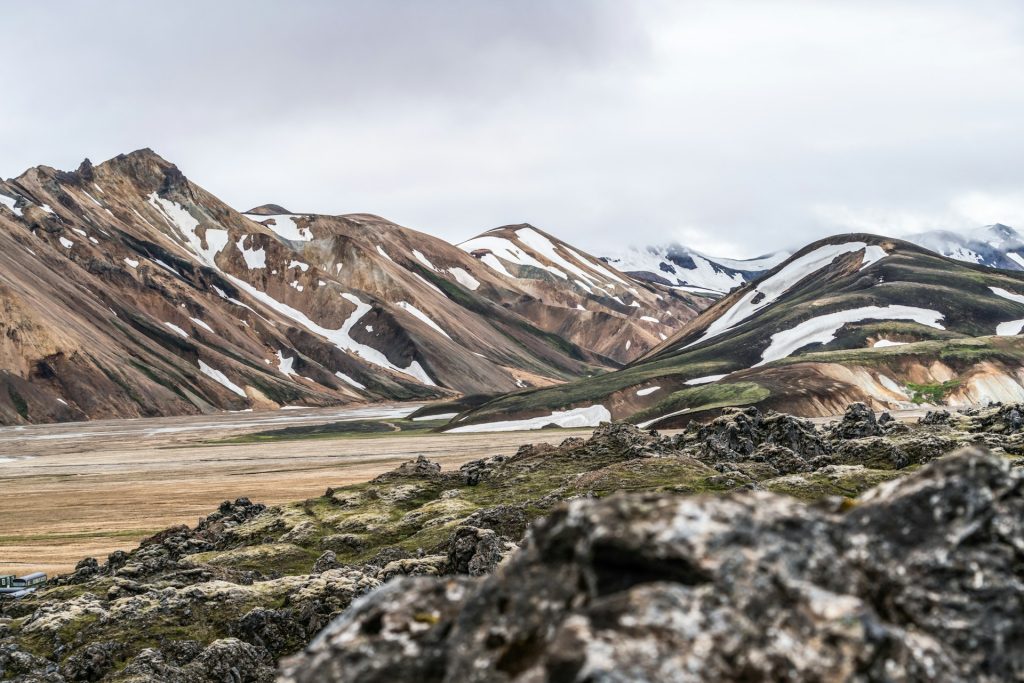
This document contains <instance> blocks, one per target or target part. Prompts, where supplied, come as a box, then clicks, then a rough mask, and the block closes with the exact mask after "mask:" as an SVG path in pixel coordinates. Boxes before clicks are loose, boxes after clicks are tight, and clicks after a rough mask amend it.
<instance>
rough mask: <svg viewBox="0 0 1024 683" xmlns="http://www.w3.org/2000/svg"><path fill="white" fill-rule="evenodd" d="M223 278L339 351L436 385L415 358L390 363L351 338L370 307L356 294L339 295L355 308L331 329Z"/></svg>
mask: <svg viewBox="0 0 1024 683" xmlns="http://www.w3.org/2000/svg"><path fill="white" fill-rule="evenodd" d="M225 277H227V278H228V280H230V281H231V282H232V284H234V285H235V286H236V287H238V288H239V289H241V290H243V291H244V292H245V293H246V294H248V295H249V296H251V297H253V298H254V299H256V300H257V301H259V302H261V303H263V304H264V305H266V306H267V307H269V308H272V309H274V310H275V311H277V312H278V313H280V314H281V315H283V316H285V317H287V318H291V319H292V320H294V321H295V322H297V323H299V324H300V325H302V326H303V327H305V328H306V329H308V330H309V331H311V332H314V333H316V334H319V335H320V336H322V337H324V338H325V339H327V340H328V341H330V342H331V343H332V344H334V345H335V346H337V347H338V348H339V349H341V350H342V351H347V352H350V353H353V354H355V355H356V356H359V357H360V358H362V359H363V360H365V361H367V362H369V363H372V364H374V365H377V366H379V367H382V368H387V369H388V370H392V371H394V372H398V373H401V374H403V375H408V376H410V377H412V378H414V379H415V380H417V381H418V382H420V383H422V384H426V385H427V386H437V384H436V383H435V382H434V380H433V379H431V377H430V375H428V374H427V372H426V371H425V370H424V369H423V366H421V365H420V363H419V361H413V362H412V363H410V364H409V366H408V367H405V368H402V367H399V366H397V365H395V364H394V363H392V362H391V361H389V360H388V358H387V356H385V355H384V354H383V353H382V352H381V351H378V350H377V349H375V348H373V347H372V346H367V345H366V344H361V343H359V342H357V341H356V340H354V339H352V337H351V336H349V333H350V332H351V331H352V328H353V327H355V325H356V323H358V322H359V320H360V319H361V318H362V317H363V316H365V315H366V314H367V313H369V312H370V311H371V310H372V309H373V306H371V305H370V304H367V303H363V301H362V300H361V299H359V297H357V296H356V295H354V294H349V293H347V292H346V293H344V294H342V296H343V297H344V298H345V299H346V300H348V301H349V302H351V303H352V304H354V305H355V307H356V310H355V311H353V312H352V314H351V315H350V316H349V317H348V319H347V320H346V321H345V322H344V323H343V324H342V326H341V328H339V329H337V330H331V329H328V328H326V327H323V326H322V325H320V324H318V323H316V322H314V321H313V320H312V319H310V318H309V316H307V315H306V314H305V313H303V312H302V311H300V310H298V309H295V308H292V307H291V306H289V305H287V304H284V303H281V302H280V301H278V300H276V299H274V298H273V297H271V296H270V295H269V294H267V293H266V292H262V291H260V290H258V289H256V288H255V287H253V286H252V285H250V284H249V283H248V282H246V281H244V280H241V279H239V278H237V277H234V276H233V275H228V274H225Z"/></svg>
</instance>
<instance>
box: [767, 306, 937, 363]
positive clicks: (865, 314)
mask: <svg viewBox="0 0 1024 683" xmlns="http://www.w3.org/2000/svg"><path fill="white" fill-rule="evenodd" d="M944 317H945V316H944V315H943V314H942V313H939V312H938V311H933V310H930V309H926V308H918V307H916V306H901V305H893V306H863V307H861V308H851V309H849V310H846V311H836V312H835V313H827V314H825V315H819V316H817V317H815V318H811V319H810V320H806V321H804V322H802V323H800V324H799V325H797V326H796V327H793V328H791V329H788V330H783V331H782V332H776V333H775V334H773V335H772V340H771V343H770V344H769V345H768V348H766V349H765V350H764V351H763V352H762V353H761V361H760V362H759V363H756V364H755V365H754V366H753V367H755V368H756V367H759V366H761V365H765V364H766V363H771V362H772V361H776V360H779V359H781V358H786V357H787V356H790V355H792V354H793V353H794V352H796V351H798V350H799V349H802V348H803V347H805V346H807V345H808V344H815V343H820V344H827V343H829V342H830V341H832V340H833V339H835V338H836V332H838V331H839V329H840V328H842V327H843V325H846V324H847V323H855V322H862V321H864V320H911V321H913V322H916V323H920V324H921V325H927V326H928V327H934V328H935V329H939V330H944V329H946V328H944V327H943V326H942V325H941V324H940V323H939V321H940V320H942V319H943V318H944Z"/></svg>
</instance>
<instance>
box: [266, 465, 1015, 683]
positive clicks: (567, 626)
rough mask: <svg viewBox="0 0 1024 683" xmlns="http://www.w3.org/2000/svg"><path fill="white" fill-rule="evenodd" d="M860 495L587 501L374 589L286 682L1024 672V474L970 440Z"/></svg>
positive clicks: (1011, 675)
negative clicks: (449, 564) (821, 499)
mask: <svg viewBox="0 0 1024 683" xmlns="http://www.w3.org/2000/svg"><path fill="white" fill-rule="evenodd" d="M843 509H847V508H834V507H833V508H829V509H826V508H825V507H824V506H819V507H808V506H805V505H802V504H799V503H797V502H796V501H794V500H792V499H789V498H785V497H780V496H775V495H772V494H767V493H761V492H750V493H745V494H742V495H732V496H726V497H722V498H706V497H704V498H702V497H697V498H693V497H690V498H686V497H677V496H668V495H650V494H644V495H633V496H614V497H612V498H609V499H606V500H576V501H573V502H571V503H569V504H568V505H567V506H565V507H563V508H562V509H560V510H559V511H557V512H555V513H554V514H552V515H551V516H549V517H548V518H546V519H544V520H542V521H540V522H538V523H537V524H536V525H535V527H534V529H533V533H532V535H531V536H530V537H528V538H529V540H528V542H527V544H526V546H525V547H524V548H523V549H522V550H521V551H520V552H519V553H517V554H516V555H515V556H514V557H513V558H512V559H511V560H510V561H509V562H507V563H506V564H504V565H502V566H501V567H499V568H498V570H497V571H496V573H495V574H493V575H492V576H491V577H489V578H486V579H483V580H481V581H480V582H479V583H473V582H470V581H468V580H465V581H456V582H453V581H451V580H448V579H414V580H403V581H401V582H399V583H394V584H390V585H389V587H388V588H387V589H385V590H382V591H380V592H378V593H375V594H373V595H371V596H369V597H368V598H366V599H364V600H363V601H361V602H360V603H358V604H357V605H356V606H355V607H353V609H351V610H350V611H349V612H348V613H346V614H345V615H344V616H342V617H341V618H340V619H339V620H337V621H336V622H334V623H333V624H332V625H331V626H330V627H329V628H328V629H327V631H325V632H324V633H323V634H322V635H321V636H320V637H319V638H318V639H317V640H316V641H315V642H314V643H313V645H311V646H310V647H309V648H308V649H307V651H306V653H305V654H303V655H301V656H298V657H296V658H293V659H292V660H290V661H289V662H287V663H286V664H285V666H284V668H283V673H282V676H281V678H280V680H281V681H284V682H286V683H307V682H309V683H311V682H313V681H316V682H323V681H327V682H329V681H360V682H364V683H366V682H371V681H372V682H377V681H381V682H382V681H396V680H421V681H430V682H441V681H445V682H455V681H458V682H459V683H463V682H466V683H472V682H475V681H479V682H482V681H488V682H501V681H521V682H524V683H525V682H526V681H529V682H531V683H534V682H537V683H539V682H542V681H552V682H553V681H627V680H629V681H632V680H644V681H664V680H679V681H690V680H692V681H698V680H722V681H725V680H748V681H753V680H791V681H795V680H811V681H834V680H858V681H933V680H950V681H952V680H976V681H1002V680H1019V679H1020V678H1021V677H1024V617H1022V616H1021V615H1022V614H1024V580H1022V574H1021V571H1020V567H1021V557H1022V555H1021V553H1022V548H1024V475H1022V474H1020V473H1015V472H1013V471H1011V470H1010V468H1009V467H1008V465H1007V463H1006V461H1005V460H1002V459H999V458H996V457H993V456H990V455H987V454H984V453H981V452H978V451H969V452H966V453H963V454H960V455H958V456H955V457H952V458H948V459H944V460H939V461H936V462H934V463H931V464H929V465H928V466H926V467H925V468H923V469H922V470H921V471H919V472H917V473H915V474H913V475H911V476H909V477H907V478H905V479H902V480H898V481H894V482H891V483H888V484H885V485H883V486H881V487H879V488H877V489H875V490H873V491H871V492H869V493H868V494H867V495H865V496H864V497H863V498H862V500H861V502H860V503H859V504H858V505H855V506H853V507H852V509H849V510H848V511H847V512H841V511H840V512H837V511H835V510H843Z"/></svg>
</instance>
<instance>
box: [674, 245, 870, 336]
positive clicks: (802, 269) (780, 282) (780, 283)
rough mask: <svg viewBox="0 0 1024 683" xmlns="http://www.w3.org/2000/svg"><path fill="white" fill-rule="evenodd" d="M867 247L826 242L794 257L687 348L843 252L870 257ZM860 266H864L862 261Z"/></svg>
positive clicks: (735, 322) (774, 297)
mask: <svg viewBox="0 0 1024 683" xmlns="http://www.w3.org/2000/svg"><path fill="white" fill-rule="evenodd" d="M867 246H868V245H867V244H866V243H864V242H845V243H843V244H825V245H822V246H820V247H818V248H817V249H814V250H813V251H811V252H809V253H806V254H804V255H803V256H800V257H799V258H795V259H793V260H792V261H790V262H789V263H787V264H786V265H785V266H783V267H782V269H781V270H780V271H778V272H777V273H775V274H774V275H772V276H771V277H768V278H766V279H764V280H762V281H761V282H759V283H758V285H757V286H756V287H754V288H752V289H751V290H750V291H749V292H747V293H746V294H744V295H743V297H742V298H741V299H740V300H739V301H738V302H736V303H735V304H733V306H732V308H730V309H729V310H728V311H726V312H725V313H723V314H722V315H721V316H719V317H718V318H717V319H715V320H714V321H712V323H711V324H710V325H708V327H707V329H706V330H705V331H704V334H703V335H701V337H700V338H699V339H697V340H696V341H694V342H692V343H690V344H687V345H686V346H685V347H684V348H689V347H691V346H695V345H696V344H700V343H701V342H704V341H707V340H708V339H711V338H713V337H717V336H718V335H720V334H722V333H723V332H726V331H728V330H730V329H732V328H734V327H735V326H736V325H739V324H740V323H742V322H743V321H745V320H746V319H748V318H749V317H751V316H752V315H754V314H755V313H757V312H758V311H760V310H761V309H763V308H765V307H767V306H769V305H771V304H773V303H774V302H775V301H776V300H778V298H779V297H781V296H782V295H783V294H785V293H786V292H787V291H789V290H790V289H791V288H792V287H794V286H795V285H796V284H798V283H799V282H800V281H801V280H803V279H804V278H805V277H807V276H809V275H812V274H813V273H816V272H818V271H819V270H821V269H822V268H824V267H825V266H827V265H829V264H830V263H832V262H833V261H835V260H836V259H837V258H839V257H840V256H843V255H844V254H849V253H852V252H856V251H862V250H863V251H864V252H865V260H867V257H868V252H867V250H866V249H865V247H867ZM884 255H885V252H884V251H882V256H879V255H878V254H877V252H874V253H872V254H871V258H872V259H873V260H872V261H871V263H874V262H876V261H877V260H878V259H879V258H882V257H883V256H884ZM861 267H864V266H863V263H862V265H861Z"/></svg>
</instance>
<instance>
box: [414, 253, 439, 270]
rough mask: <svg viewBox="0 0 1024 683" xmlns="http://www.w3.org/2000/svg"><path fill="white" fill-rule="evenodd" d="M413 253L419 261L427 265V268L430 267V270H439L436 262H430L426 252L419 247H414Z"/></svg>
mask: <svg viewBox="0 0 1024 683" xmlns="http://www.w3.org/2000/svg"><path fill="white" fill-rule="evenodd" d="M412 255H413V256H415V257H416V260H417V261H419V262H420V263H422V264H423V265H425V266H426V267H427V268H430V270H432V271H434V272H435V273H437V272H439V271H438V270H437V267H436V266H434V264H433V263H431V262H430V259H428V258H427V257H426V255H424V253H423V252H422V251H420V250H419V249H413V250H412Z"/></svg>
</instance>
